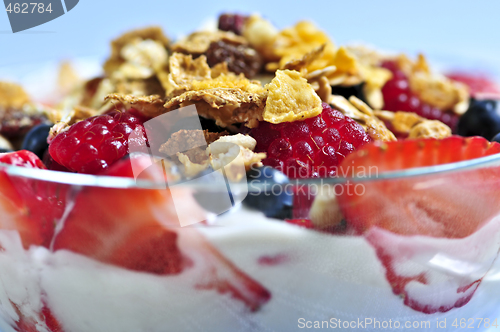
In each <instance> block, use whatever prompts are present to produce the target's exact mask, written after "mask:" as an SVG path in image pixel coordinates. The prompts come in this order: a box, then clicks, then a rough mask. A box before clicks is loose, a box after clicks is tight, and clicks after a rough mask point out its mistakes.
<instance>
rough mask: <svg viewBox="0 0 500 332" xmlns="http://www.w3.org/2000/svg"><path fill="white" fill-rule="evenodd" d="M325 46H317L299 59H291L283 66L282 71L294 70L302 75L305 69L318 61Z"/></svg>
mask: <svg viewBox="0 0 500 332" xmlns="http://www.w3.org/2000/svg"><path fill="white" fill-rule="evenodd" d="M325 47H326V44H323V45H321V46H318V47H316V48H314V49H313V50H311V51H309V52H307V53H306V54H304V55H303V56H302V57H301V58H299V59H292V60H290V61H288V62H287V63H285V64H284V66H283V69H289V70H296V71H298V72H301V73H304V71H307V67H308V66H309V65H310V64H311V63H313V62H314V60H316V59H318V58H319V57H320V56H321V54H322V53H323V51H324V50H325Z"/></svg>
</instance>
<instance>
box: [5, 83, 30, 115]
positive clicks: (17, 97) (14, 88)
mask: <svg viewBox="0 0 500 332" xmlns="http://www.w3.org/2000/svg"><path fill="white" fill-rule="evenodd" d="M28 103H30V97H29V96H28V94H27V93H26V92H25V91H24V89H23V88H22V87H21V86H20V85H17V84H14V83H9V82H0V112H1V111H2V110H7V109H21V108H22V107H23V106H24V105H26V104H28Z"/></svg>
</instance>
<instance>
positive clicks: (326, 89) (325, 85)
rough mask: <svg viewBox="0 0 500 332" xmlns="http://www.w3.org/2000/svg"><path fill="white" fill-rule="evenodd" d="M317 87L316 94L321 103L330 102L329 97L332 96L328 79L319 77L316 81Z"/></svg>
mask: <svg viewBox="0 0 500 332" xmlns="http://www.w3.org/2000/svg"><path fill="white" fill-rule="evenodd" d="M318 85H319V86H318V89H317V90H316V93H317V94H318V96H319V97H320V98H321V100H322V101H324V102H325V103H327V102H328V101H329V100H330V96H331V94H332V86H331V85H330V82H329V81H328V78H326V76H321V77H320V79H319V80H318Z"/></svg>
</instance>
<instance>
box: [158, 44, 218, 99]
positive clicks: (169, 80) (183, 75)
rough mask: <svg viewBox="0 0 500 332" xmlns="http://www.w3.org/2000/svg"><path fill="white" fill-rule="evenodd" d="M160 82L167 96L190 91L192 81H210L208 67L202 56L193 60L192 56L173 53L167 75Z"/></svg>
mask: <svg viewBox="0 0 500 332" xmlns="http://www.w3.org/2000/svg"><path fill="white" fill-rule="evenodd" d="M165 78H166V80H164V81H162V85H163V86H164V88H165V90H166V92H167V95H169V94H172V93H173V92H174V91H177V92H184V91H187V90H189V89H190V82H191V81H193V80H204V79H210V78H211V74H210V67H209V66H208V64H207V59H206V57H205V56H204V55H202V56H200V57H198V58H197V59H194V60H193V57H192V55H184V54H181V53H174V54H172V56H170V59H169V74H168V76H166V77H165Z"/></svg>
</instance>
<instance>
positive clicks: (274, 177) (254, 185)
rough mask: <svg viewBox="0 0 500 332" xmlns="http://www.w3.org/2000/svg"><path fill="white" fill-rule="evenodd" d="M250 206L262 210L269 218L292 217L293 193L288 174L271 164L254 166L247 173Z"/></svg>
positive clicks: (248, 203)
mask: <svg viewBox="0 0 500 332" xmlns="http://www.w3.org/2000/svg"><path fill="white" fill-rule="evenodd" d="M247 179H248V187H249V189H248V195H247V197H246V198H245V200H244V201H243V204H245V205H246V206H248V207H251V208H254V209H257V210H260V211H262V212H263V213H264V214H265V215H266V216H267V217H269V218H278V219H290V218H292V206H293V193H292V192H291V189H290V187H289V186H287V184H289V182H290V181H289V180H288V178H287V176H286V175H285V174H283V173H281V172H280V171H278V170H277V169H274V168H272V167H269V166H264V167H259V168H253V169H251V170H250V171H249V172H248V173H247Z"/></svg>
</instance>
